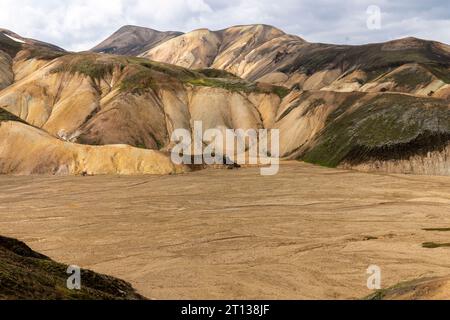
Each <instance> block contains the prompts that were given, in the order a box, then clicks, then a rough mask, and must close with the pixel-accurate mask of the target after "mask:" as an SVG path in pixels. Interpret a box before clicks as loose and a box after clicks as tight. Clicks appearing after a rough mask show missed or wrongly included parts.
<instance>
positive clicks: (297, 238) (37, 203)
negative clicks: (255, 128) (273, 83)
mask: <svg viewBox="0 0 450 320" xmlns="http://www.w3.org/2000/svg"><path fill="white" fill-rule="evenodd" d="M0 190H1V191H0V234H2V235H4V236H10V237H15V238H19V239H20V240H23V241H26V242H27V244H28V245H30V246H31V247H32V248H33V249H34V250H37V251H39V252H41V253H43V254H46V255H48V256H50V257H51V258H53V259H56V260H57V261H60V262H63V263H67V264H75V265H79V266H81V267H84V268H90V269H92V270H94V271H96V272H100V273H106V274H110V275H112V276H115V277H119V278H122V279H124V280H127V281H129V282H131V284H132V285H133V286H134V287H135V288H136V289H138V291H139V292H140V293H141V294H143V295H145V296H147V297H150V298H154V299H179V298H182V299H311V298H314V299H317V298H319V299H336V298H337V299H349V298H361V297H363V296H365V295H367V294H369V293H370V291H369V290H368V289H367V288H366V280H367V275H366V269H367V268H368V266H369V265H372V264H375V265H378V266H380V267H381V269H382V285H383V287H388V286H392V285H394V284H396V283H398V282H400V281H405V280H411V279H416V278H418V277H423V276H447V275H449V274H450V248H436V249H427V248H423V247H422V243H424V242H436V243H449V242H450V232H438V231H424V230H423V229H424V228H450V205H449V201H450V177H430V176H410V175H385V174H365V173H358V172H353V171H345V170H338V169H326V168H320V167H315V166H311V165H308V164H303V163H293V162H289V163H284V164H283V165H282V168H281V170H280V173H279V174H278V175H276V176H273V177H263V176H260V175H259V170H258V169H256V168H248V169H240V170H235V171H230V170H214V169H209V170H205V171H201V172H194V173H189V174H184V175H177V176H137V177H114V176H96V177H38V176H34V177H10V176H3V177H0Z"/></svg>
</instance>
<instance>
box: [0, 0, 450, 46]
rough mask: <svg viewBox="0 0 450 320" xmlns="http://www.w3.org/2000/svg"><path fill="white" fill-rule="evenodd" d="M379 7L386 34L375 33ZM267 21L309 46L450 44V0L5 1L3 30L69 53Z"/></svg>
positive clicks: (1, 1) (0, 14)
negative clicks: (133, 32) (121, 40)
mask: <svg viewBox="0 0 450 320" xmlns="http://www.w3.org/2000/svg"><path fill="white" fill-rule="evenodd" d="M369 5H378V6H380V7H381V9H382V12H383V20H382V29H381V30H378V31H375V30H368V29H367V27H366V18H367V14H366V9H367V7H368V6H369ZM250 23H266V24H271V25H275V26H277V27H279V28H281V29H283V30H285V31H287V32H289V33H293V34H298V35H300V36H302V37H304V38H305V39H307V40H309V41H314V42H332V43H352V44H356V43H367V42H378V41H386V40H390V39H393V38H397V37H401V36H405V35H408V36H417V37H423V38H428V39H435V40H439V41H442V42H447V43H450V33H449V32H448V30H449V26H450V3H449V2H448V1H447V0H431V1H419V0H414V1H406V0H404V1H395V2H394V1H388V0H346V1H339V2H338V1H331V0H276V1H274V0H151V1H148V0H91V1H89V0H65V1H60V0H0V27H3V28H7V29H11V30H12V31H15V32H17V33H19V34H21V35H22V36H25V37H32V38H36V39H39V40H43V41H47V42H51V43H54V44H57V45H60V46H62V47H64V48H66V49H69V50H85V49H89V48H90V47H92V46H94V45H95V44H97V43H98V42H100V41H101V40H103V39H104V38H105V37H107V36H108V35H110V34H111V33H112V32H114V31H115V30H116V29H118V28H119V27H121V26H122V25H125V24H135V25H141V26H146V27H150V28H155V29H159V30H176V31H190V30H192V29H197V28H203V27H206V28H210V29H214V30H217V29H222V28H226V27H228V26H231V25H236V24H250Z"/></svg>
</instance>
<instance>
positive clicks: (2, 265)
mask: <svg viewBox="0 0 450 320" xmlns="http://www.w3.org/2000/svg"><path fill="white" fill-rule="evenodd" d="M67 268H68V266H67V265H63V264H60V263H57V262H54V261H52V260H50V259H49V258H48V257H46V256H43V255H41V254H39V253H37V252H34V251H33V250H31V249H30V248H29V247H28V246H26V245H25V244H24V243H23V242H20V241H17V240H14V239H9V238H5V237H1V236H0V283H1V286H0V299H2V300H5V299H7V300H9V299H14V300H127V299H143V297H142V296H140V295H138V294H137V293H136V292H135V291H134V289H133V288H132V287H131V286H130V285H129V284H128V283H126V282H124V281H122V280H118V279H115V278H112V277H109V276H105V275H101V274H97V273H94V272H92V271H89V270H82V271H81V290H69V289H68V288H67V279H68V277H69V275H68V274H67Z"/></svg>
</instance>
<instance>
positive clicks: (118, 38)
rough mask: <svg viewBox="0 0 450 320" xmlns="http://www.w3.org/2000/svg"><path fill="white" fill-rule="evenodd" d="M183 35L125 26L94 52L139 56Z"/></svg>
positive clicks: (174, 32) (94, 49)
mask: <svg viewBox="0 0 450 320" xmlns="http://www.w3.org/2000/svg"><path fill="white" fill-rule="evenodd" d="M182 34H183V33H182V32H176V31H168V32H161V31H157V30H153V29H149V28H143V27H138V26H123V27H122V28H120V29H119V30H117V31H116V32H115V33H114V34H113V35H111V36H110V37H109V38H108V39H106V40H105V41H103V42H102V43H100V44H99V45H97V46H96V47H95V48H93V49H92V51H94V52H98V53H111V54H119V55H128V56H137V55H140V54H142V53H144V52H146V51H148V50H150V49H152V48H153V47H156V46H157V45H158V44H160V43H164V42H166V41H167V40H169V39H172V38H175V37H177V36H180V35H182Z"/></svg>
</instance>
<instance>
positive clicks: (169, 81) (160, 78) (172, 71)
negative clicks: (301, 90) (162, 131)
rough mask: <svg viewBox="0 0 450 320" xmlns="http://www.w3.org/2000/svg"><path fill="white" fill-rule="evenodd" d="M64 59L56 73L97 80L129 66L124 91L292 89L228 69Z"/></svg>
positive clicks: (128, 60) (100, 58)
mask: <svg viewBox="0 0 450 320" xmlns="http://www.w3.org/2000/svg"><path fill="white" fill-rule="evenodd" d="M62 59H63V63H62V64H61V65H60V66H59V67H57V68H55V69H53V71H52V73H60V72H69V73H72V74H77V73H78V74H82V75H85V76H87V77H90V78H91V79H93V80H100V79H103V78H104V77H106V76H107V75H111V74H112V73H113V72H114V70H115V68H120V70H121V71H124V70H125V69H126V70H125V71H126V72H125V75H124V77H123V78H122V81H121V83H120V90H121V91H123V92H131V93H134V94H143V93H145V92H146V91H149V90H155V89H157V88H159V87H163V86H167V85H170V86H175V85H177V84H189V85H193V86H203V87H213V88H223V89H225V90H229V91H233V92H245V93H252V92H255V93H272V94H276V95H278V96H279V97H280V98H284V97H285V96H286V95H287V94H289V89H287V88H285V87H280V86H271V85H262V84H258V83H252V82H248V81H246V80H243V79H241V78H238V77H236V76H233V75H232V74H230V73H228V72H225V71H220V70H214V69H202V70H197V71H194V70H189V69H185V68H182V67H178V66H175V65H170V64H166V63H160V62H155V61H150V60H148V59H144V58H136V57H121V56H109V55H96V54H72V55H67V56H65V57H62Z"/></svg>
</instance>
